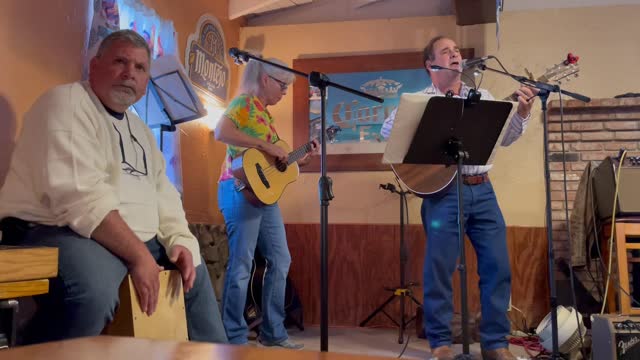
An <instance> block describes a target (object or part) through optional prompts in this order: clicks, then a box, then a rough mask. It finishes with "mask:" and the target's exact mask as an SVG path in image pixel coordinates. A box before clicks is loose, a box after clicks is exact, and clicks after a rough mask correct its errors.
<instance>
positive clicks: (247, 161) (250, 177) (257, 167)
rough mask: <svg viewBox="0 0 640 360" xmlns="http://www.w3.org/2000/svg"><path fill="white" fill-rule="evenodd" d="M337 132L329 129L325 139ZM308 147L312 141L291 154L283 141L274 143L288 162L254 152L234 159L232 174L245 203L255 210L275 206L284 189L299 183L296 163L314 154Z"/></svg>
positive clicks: (248, 152)
mask: <svg viewBox="0 0 640 360" xmlns="http://www.w3.org/2000/svg"><path fill="white" fill-rule="evenodd" d="M339 130H340V128H339V127H337V126H330V127H328V128H327V130H326V135H327V138H328V139H329V140H332V139H333V138H334V137H335V134H336V133H337V132H338V131H339ZM311 143H312V141H310V142H308V143H306V144H304V145H302V146H301V147H299V148H297V149H296V150H293V151H291V148H290V147H289V145H288V144H287V143H286V142H285V141H284V140H278V141H276V142H275V143H274V144H275V145H276V146H279V147H280V148H282V149H284V150H285V151H286V152H287V153H288V154H289V157H288V160H287V162H282V161H280V160H278V159H277V158H275V157H273V156H271V155H269V154H267V153H265V152H263V151H260V150H258V149H256V148H250V149H247V150H245V151H244V152H243V153H242V154H241V155H240V156H238V157H236V158H235V159H233V160H232V161H231V172H232V173H233V176H234V177H235V178H236V179H238V180H239V181H240V182H241V184H242V185H241V186H240V187H239V189H240V190H242V193H243V194H244V196H245V197H246V198H247V200H248V201H249V202H250V203H252V204H253V205H255V206H263V205H272V204H275V203H276V202H277V201H278V199H280V197H281V196H282V193H283V192H284V190H285V188H286V187H287V185H289V184H291V183H292V182H294V181H296V180H297V179H298V175H299V174H300V169H299V168H298V163H297V162H298V161H299V160H300V159H302V158H303V157H304V156H305V155H306V154H308V153H310V152H311V151H312V150H313V149H312V147H311Z"/></svg>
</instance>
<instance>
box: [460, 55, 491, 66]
mask: <svg viewBox="0 0 640 360" xmlns="http://www.w3.org/2000/svg"><path fill="white" fill-rule="evenodd" d="M492 57H493V55H487V56H483V57H479V58H473V59H465V60H462V68H463V69H468V68H471V67H474V66H476V65H480V64H482V63H484V62H485V61H487V60H489V59H491V58H492Z"/></svg>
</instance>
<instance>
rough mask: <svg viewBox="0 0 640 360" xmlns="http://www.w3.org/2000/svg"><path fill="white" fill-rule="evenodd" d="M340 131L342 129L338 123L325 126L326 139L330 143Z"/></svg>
mask: <svg viewBox="0 0 640 360" xmlns="http://www.w3.org/2000/svg"><path fill="white" fill-rule="evenodd" d="M340 131H342V129H341V128H340V126H338V125H331V126H329V127H327V141H328V142H330V143H332V142H333V141H334V140H335V138H336V135H337V134H338V132H340Z"/></svg>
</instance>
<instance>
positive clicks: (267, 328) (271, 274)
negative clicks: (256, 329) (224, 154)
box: [218, 180, 291, 344]
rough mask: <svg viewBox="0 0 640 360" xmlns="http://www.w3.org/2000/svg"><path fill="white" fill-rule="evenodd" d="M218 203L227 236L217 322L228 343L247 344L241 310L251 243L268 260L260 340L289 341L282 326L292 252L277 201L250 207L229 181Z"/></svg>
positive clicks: (220, 188) (222, 187) (221, 189)
mask: <svg viewBox="0 0 640 360" xmlns="http://www.w3.org/2000/svg"><path fill="white" fill-rule="evenodd" d="M218 205H219V207H220V211H222V215H223V216H224V220H225V223H226V227H227V235H228V237H229V262H228V264H227V273H226V276H225V280H224V294H223V296H222V321H223V323H224V328H225V330H226V331H227V336H228V337H229V342H230V343H232V344H244V343H246V342H247V336H248V334H249V329H248V327H247V323H246V321H245V319H244V308H245V304H246V301H247V287H248V284H249V276H250V274H251V266H252V263H253V256H254V254H255V250H256V247H257V248H258V250H259V251H260V253H261V254H262V256H263V257H264V258H265V260H266V262H267V267H266V270H265V274H264V279H262V281H263V284H262V324H261V325H260V339H261V341H262V342H265V343H278V342H281V341H284V340H286V339H288V337H289V336H288V335H287V330H286V329H285V327H284V319H285V309H284V296H285V289H286V284H287V273H288V272H289V265H291V255H290V254H289V248H288V247H287V236H286V233H285V230H284V222H283V221H282V215H281V214H280V208H279V207H278V205H277V204H274V205H270V206H263V207H255V206H253V205H252V204H250V203H249V202H248V201H247V200H246V199H245V197H244V195H243V194H242V193H240V192H238V191H236V189H235V187H234V183H233V180H224V181H221V182H220V184H219V186H218ZM256 280H257V281H260V280H261V279H256Z"/></svg>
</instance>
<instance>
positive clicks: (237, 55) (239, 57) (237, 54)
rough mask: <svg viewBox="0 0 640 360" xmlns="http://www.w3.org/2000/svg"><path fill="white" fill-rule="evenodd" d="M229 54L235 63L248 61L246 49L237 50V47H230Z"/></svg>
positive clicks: (239, 63) (240, 63)
mask: <svg viewBox="0 0 640 360" xmlns="http://www.w3.org/2000/svg"><path fill="white" fill-rule="evenodd" d="M229 56H231V57H232V58H233V61H234V62H235V63H236V65H242V63H246V62H248V61H249V53H248V52H246V51H242V50H238V48H230V49H229Z"/></svg>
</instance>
